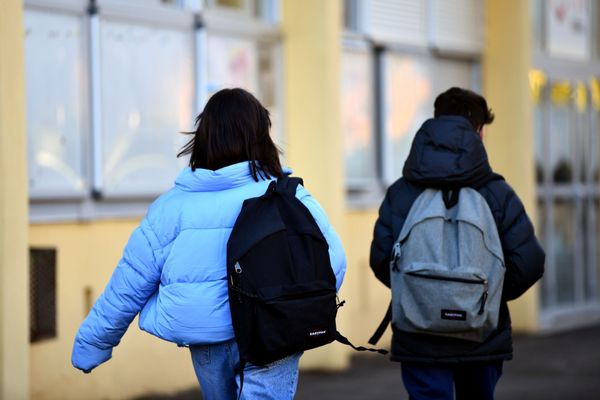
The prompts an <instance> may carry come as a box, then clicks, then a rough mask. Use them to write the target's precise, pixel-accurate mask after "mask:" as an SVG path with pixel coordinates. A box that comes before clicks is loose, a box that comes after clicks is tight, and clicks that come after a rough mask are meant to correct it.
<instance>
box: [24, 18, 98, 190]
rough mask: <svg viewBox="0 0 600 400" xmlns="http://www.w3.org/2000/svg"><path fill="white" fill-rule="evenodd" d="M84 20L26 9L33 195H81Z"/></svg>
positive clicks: (30, 186) (26, 53) (84, 122)
mask: <svg viewBox="0 0 600 400" xmlns="http://www.w3.org/2000/svg"><path fill="white" fill-rule="evenodd" d="M82 30H83V20H82V18H81V17H78V16H71V15H67V14H64V15H63V14H58V13H50V12H42V11H33V10H26V11H25V59H26V63H25V68H26V71H25V74H26V86H27V93H26V95H27V135H28V163H29V164H28V168H29V191H30V195H31V196H32V197H40V196H42V197H47V196H51V197H56V196H64V195H74V194H83V193H84V190H85V188H86V186H87V183H86V181H85V179H84V159H83V157H82V150H83V149H82V146H83V138H84V132H86V130H84V126H85V125H86V117H85V109H86V103H85V102H84V101H83V91H84V87H85V82H84V66H83V64H82V60H83V59H84V55H83V34H82Z"/></svg>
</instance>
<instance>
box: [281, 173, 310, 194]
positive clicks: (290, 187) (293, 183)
mask: <svg viewBox="0 0 600 400" xmlns="http://www.w3.org/2000/svg"><path fill="white" fill-rule="evenodd" d="M275 185H276V186H275V188H274V189H275V190H276V191H277V192H279V193H285V194H288V195H290V196H295V195H296V189H297V187H298V185H302V186H304V181H303V180H302V178H298V177H290V176H287V175H286V176H284V177H283V178H280V179H277V183H276V184H275Z"/></svg>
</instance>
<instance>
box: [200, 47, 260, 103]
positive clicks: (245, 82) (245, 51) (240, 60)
mask: <svg viewBox="0 0 600 400" xmlns="http://www.w3.org/2000/svg"><path fill="white" fill-rule="evenodd" d="M207 54H209V55H210V56H209V57H208V84H207V90H208V96H207V98H209V97H210V96H211V95H213V94H214V93H216V92H218V91H219V90H221V89H223V88H232V87H240V88H243V89H246V90H247V91H249V92H251V93H253V94H256V93H257V91H258V79H259V76H258V55H257V50H256V44H255V43H254V41H252V40H250V39H241V38H237V37H233V36H218V35H209V36H208V53H207Z"/></svg>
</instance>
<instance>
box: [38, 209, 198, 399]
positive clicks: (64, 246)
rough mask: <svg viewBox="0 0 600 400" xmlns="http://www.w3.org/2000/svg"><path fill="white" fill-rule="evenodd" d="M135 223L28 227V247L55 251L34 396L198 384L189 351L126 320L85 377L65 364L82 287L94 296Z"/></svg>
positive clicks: (110, 394) (108, 394) (122, 394)
mask: <svg viewBox="0 0 600 400" xmlns="http://www.w3.org/2000/svg"><path fill="white" fill-rule="evenodd" d="M137 223H138V222H137V220H121V221H96V222H93V223H69V224H49V225H32V226H31V227H30V228H29V238H30V240H29V241H30V244H31V246H33V247H55V248H56V249H57V277H56V279H57V294H58V295H57V318H58V319H57V330H58V335H57V338H56V339H50V340H45V341H42V342H39V343H35V344H32V346H31V383H30V385H31V394H32V398H34V399H39V400H41V399H57V400H58V399H60V400H68V399H73V400H80V399H86V400H88V399H90V400H93V399H126V398H130V397H132V396H136V395H142V394H147V393H152V392H155V393H162V392H174V391H176V390H181V389H185V388H188V387H193V386H195V385H197V383H196V378H195V375H194V371H193V368H192V362H191V359H190V356H189V352H188V350H187V349H184V348H178V347H177V346H176V345H174V344H172V343H168V342H165V341H162V340H160V339H157V338H155V337H153V336H151V335H149V334H147V333H145V332H142V331H140V330H139V328H138V327H137V319H136V320H134V322H133V323H132V324H131V326H130V328H129V330H128V331H127V333H126V334H125V336H124V337H123V340H122V342H121V343H120V344H119V345H118V346H117V347H116V348H115V349H114V351H113V358H112V359H111V360H109V361H108V362H107V363H105V364H103V365H101V366H100V367H98V368H97V369H95V370H94V371H92V373H91V374H89V375H84V374H83V373H82V372H79V371H78V370H75V369H74V368H73V367H72V366H71V348H72V344H73V339H74V337H75V333H76V332H77V329H78V327H79V324H80V323H81V321H83V318H84V317H85V315H86V314H87V309H86V302H85V294H84V290H85V288H86V287H90V288H91V289H92V296H93V298H94V299H96V298H97V297H98V295H99V294H100V293H101V292H102V291H103V290H104V285H105V284H106V283H107V282H108V279H109V278H110V275H111V273H112V271H113V269H114V268H115V266H116V264H117V262H118V260H119V258H120V257H121V253H122V251H123V248H124V246H125V244H126V242H127V239H128V238H129V235H130V233H131V232H132V231H133V229H134V228H135V227H136V226H137Z"/></svg>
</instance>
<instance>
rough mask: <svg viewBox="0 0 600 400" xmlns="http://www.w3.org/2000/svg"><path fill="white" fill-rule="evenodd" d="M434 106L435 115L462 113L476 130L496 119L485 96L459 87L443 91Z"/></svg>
mask: <svg viewBox="0 0 600 400" xmlns="http://www.w3.org/2000/svg"><path fill="white" fill-rule="evenodd" d="M433 108H434V115H433V116H434V117H436V118H437V117H439V116H442V115H460V116H463V117H465V118H466V119H468V120H469V122H470V123H471V125H472V126H473V129H475V130H476V131H478V130H479V129H481V127H483V125H486V124H491V123H492V122H493V121H494V114H493V113H492V110H491V109H489V108H488V105H487V102H486V101H485V98H484V97H483V96H481V95H479V94H477V93H475V92H473V91H471V90H468V89H462V88H459V87H452V88H450V89H448V90H446V91H445V92H443V93H441V94H440V95H439V96H438V97H437V98H436V99H435V102H434V103H433Z"/></svg>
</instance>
